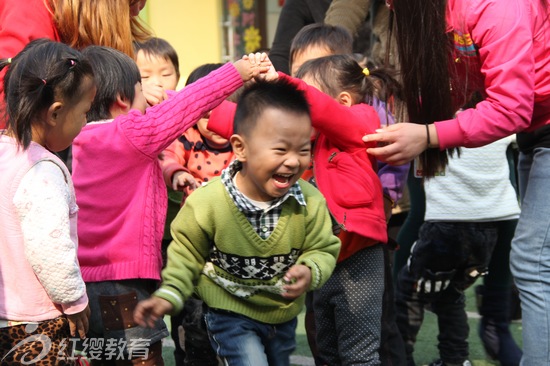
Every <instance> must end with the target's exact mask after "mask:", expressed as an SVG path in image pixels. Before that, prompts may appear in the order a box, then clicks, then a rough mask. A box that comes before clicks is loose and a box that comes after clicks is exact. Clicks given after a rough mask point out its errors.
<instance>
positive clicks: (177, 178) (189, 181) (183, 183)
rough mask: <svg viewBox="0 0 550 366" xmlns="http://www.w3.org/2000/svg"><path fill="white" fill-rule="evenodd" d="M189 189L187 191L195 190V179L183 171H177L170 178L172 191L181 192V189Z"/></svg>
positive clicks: (196, 185)
mask: <svg viewBox="0 0 550 366" xmlns="http://www.w3.org/2000/svg"><path fill="white" fill-rule="evenodd" d="M185 187H189V189H191V190H193V189H197V187H198V184H197V181H196V180H195V178H194V177H193V176H192V175H191V174H189V173H187V172H184V171H183V170H179V171H177V172H175V173H174V175H173V176H172V188H173V189H174V191H180V192H183V188H185Z"/></svg>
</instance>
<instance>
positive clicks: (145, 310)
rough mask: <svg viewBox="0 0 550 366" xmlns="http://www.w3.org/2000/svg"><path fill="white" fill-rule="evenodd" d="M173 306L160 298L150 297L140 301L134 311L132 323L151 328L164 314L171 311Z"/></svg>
mask: <svg viewBox="0 0 550 366" xmlns="http://www.w3.org/2000/svg"><path fill="white" fill-rule="evenodd" d="M173 308H174V306H172V304H170V303H169V302H168V301H166V300H164V299H161V298H160V297H156V296H151V297H150V298H148V299H147V300H143V301H140V302H139V303H138V304H137V306H136V309H135V310H134V321H135V322H136V323H138V324H139V325H141V326H142V327H150V328H153V327H154V326H155V322H156V321H157V320H159V319H160V318H161V317H162V316H163V315H164V314H166V313H169V312H170V311H172V309H173Z"/></svg>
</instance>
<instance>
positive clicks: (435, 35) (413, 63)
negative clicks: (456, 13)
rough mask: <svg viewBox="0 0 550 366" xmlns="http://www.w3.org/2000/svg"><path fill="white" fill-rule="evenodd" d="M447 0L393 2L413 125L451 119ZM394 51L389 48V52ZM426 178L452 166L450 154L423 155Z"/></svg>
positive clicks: (392, 18) (432, 152) (392, 19)
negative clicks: (449, 162)
mask: <svg viewBox="0 0 550 366" xmlns="http://www.w3.org/2000/svg"><path fill="white" fill-rule="evenodd" d="M446 6H447V1H446V0H393V2H392V7H393V10H394V11H393V12H392V15H391V16H390V24H391V25H393V24H394V22H395V27H393V26H392V27H391V29H392V31H393V32H395V36H396V41H397V47H398V53H399V68H400V71H401V77H402V82H403V99H404V101H405V104H406V107H407V113H408V117H409V121H411V122H413V123H418V124H431V123H433V122H435V121H443V120H447V119H451V118H452V117H453V115H454V113H455V112H456V111H454V110H453V109H454V108H453V103H452V99H451V91H450V87H449V85H450V84H449V83H450V79H449V75H450V73H449V65H450V64H451V63H450V62H449V55H450V52H449V47H450V46H451V43H450V40H449V38H448V35H447V34H446V18H445V11H446ZM389 49H390V47H388V50H389ZM420 159H421V162H422V165H423V169H424V175H425V176H426V177H432V176H434V175H435V173H436V172H437V171H439V170H441V169H442V168H444V167H445V166H446V164H447V162H448V158H447V152H446V151H440V150H439V149H428V150H426V151H424V152H423V153H422V154H421V155H420Z"/></svg>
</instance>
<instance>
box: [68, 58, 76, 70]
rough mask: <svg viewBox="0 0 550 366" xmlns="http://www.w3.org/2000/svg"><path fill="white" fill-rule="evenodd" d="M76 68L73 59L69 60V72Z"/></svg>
mask: <svg viewBox="0 0 550 366" xmlns="http://www.w3.org/2000/svg"><path fill="white" fill-rule="evenodd" d="M75 66H76V60H75V59H74V58H70V59H69V70H72V69H73V67H75Z"/></svg>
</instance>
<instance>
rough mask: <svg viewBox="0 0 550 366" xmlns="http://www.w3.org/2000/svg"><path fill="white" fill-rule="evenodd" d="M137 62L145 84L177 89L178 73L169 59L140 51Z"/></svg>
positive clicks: (165, 88)
mask: <svg viewBox="0 0 550 366" xmlns="http://www.w3.org/2000/svg"><path fill="white" fill-rule="evenodd" d="M136 64H137V65H138V68H139V73H140V74H141V82H142V83H143V84H151V85H154V86H161V87H162V88H163V89H164V90H176V86H177V85H178V75H177V73H176V68H175V67H174V64H172V62H171V61H170V60H169V59H167V58H164V57H157V56H155V55H150V54H145V52H143V51H138V53H137V55H136Z"/></svg>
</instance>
